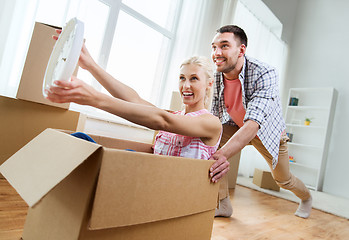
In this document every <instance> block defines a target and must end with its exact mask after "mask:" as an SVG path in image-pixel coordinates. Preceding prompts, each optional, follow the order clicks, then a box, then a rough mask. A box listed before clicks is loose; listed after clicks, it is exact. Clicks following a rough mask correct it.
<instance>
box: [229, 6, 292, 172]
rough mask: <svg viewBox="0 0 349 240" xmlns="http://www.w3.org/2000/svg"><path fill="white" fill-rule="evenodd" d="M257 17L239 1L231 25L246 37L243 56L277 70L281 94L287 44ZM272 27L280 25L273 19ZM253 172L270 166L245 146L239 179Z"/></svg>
mask: <svg viewBox="0 0 349 240" xmlns="http://www.w3.org/2000/svg"><path fill="white" fill-rule="evenodd" d="M260 10H262V9H260ZM257 15H260V14H255V13H254V12H252V11H251V10H250V9H249V8H248V6H246V5H244V4H243V3H242V2H241V1H239V2H238V3H237V6H236V14H235V17H234V20H233V23H234V24H236V25H238V26H240V27H241V28H243V29H244V30H245V32H246V34H247V37H248V46H247V51H246V55H248V56H251V57H253V58H256V59H258V60H261V61H263V62H265V63H268V64H270V65H272V66H274V67H275V68H276V69H277V71H278V73H279V89H280V93H281V92H282V91H281V89H282V88H283V86H284V84H283V82H284V74H285V65H286V59H287V53H288V48H287V44H286V43H284V42H283V41H282V40H281V38H280V37H281V36H280V35H279V34H278V33H280V32H273V31H272V28H273V27H274V26H268V25H267V24H266V23H265V22H263V19H259V18H258V17H257ZM275 24H280V22H279V21H278V20H277V19H276V23H275ZM278 28H280V27H278ZM281 28H282V26H281ZM255 168H261V169H264V170H268V169H269V166H268V165H267V163H266V161H265V160H264V159H263V157H262V156H261V155H260V154H259V152H258V151H257V150H256V149H255V148H254V147H252V146H246V147H245V148H244V149H243V150H242V151H241V160H240V166H239V175H243V176H245V177H251V176H253V172H254V169H255Z"/></svg>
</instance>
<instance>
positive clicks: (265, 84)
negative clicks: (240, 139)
mask: <svg viewBox="0 0 349 240" xmlns="http://www.w3.org/2000/svg"><path fill="white" fill-rule="evenodd" d="M276 87H277V74H276V71H275V70H274V69H271V70H268V71H267V72H265V73H263V74H262V75H261V76H260V77H259V78H258V79H257V81H256V82H255V86H253V89H254V90H253V94H252V95H251V100H250V101H249V102H248V105H247V109H246V115H245V117H244V122H245V121H247V120H249V119H250V120H253V121H255V122H257V123H258V124H259V125H260V126H261V125H262V124H263V122H264V121H265V120H266V118H267V116H268V115H269V114H270V109H271V106H273V105H274V103H273V102H274V99H275V98H276V92H275V89H276Z"/></svg>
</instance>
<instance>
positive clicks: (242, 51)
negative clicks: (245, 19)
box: [239, 44, 246, 57]
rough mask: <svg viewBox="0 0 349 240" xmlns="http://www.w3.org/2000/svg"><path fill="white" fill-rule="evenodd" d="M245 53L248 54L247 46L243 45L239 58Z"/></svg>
mask: <svg viewBox="0 0 349 240" xmlns="http://www.w3.org/2000/svg"><path fill="white" fill-rule="evenodd" d="M245 53H246V46H245V44H241V45H240V53H239V57H243V56H244V55H245Z"/></svg>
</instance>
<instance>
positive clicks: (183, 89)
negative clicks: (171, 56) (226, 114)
mask: <svg viewBox="0 0 349 240" xmlns="http://www.w3.org/2000/svg"><path fill="white" fill-rule="evenodd" d="M208 87H210V84H209V83H208V79H207V74H206V72H205V70H204V69H203V67H201V66H198V65H196V64H186V65H183V66H182V67H181V69H180V74H179V92H180V93H181V97H182V101H183V103H184V104H185V105H187V106H192V107H195V106H197V107H198V108H200V109H202V108H203V107H204V103H205V95H206V89H207V88H208ZM200 109H198V110H200Z"/></svg>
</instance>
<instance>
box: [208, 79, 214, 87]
mask: <svg viewBox="0 0 349 240" xmlns="http://www.w3.org/2000/svg"><path fill="white" fill-rule="evenodd" d="M212 86H213V79H210V80H209V81H208V84H207V87H209V88H211V87H212Z"/></svg>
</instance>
